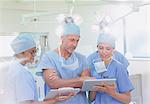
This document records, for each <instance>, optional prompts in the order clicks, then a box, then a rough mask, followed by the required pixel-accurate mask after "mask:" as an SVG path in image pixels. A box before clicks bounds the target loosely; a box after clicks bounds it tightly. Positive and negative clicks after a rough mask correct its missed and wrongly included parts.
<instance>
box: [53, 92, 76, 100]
mask: <svg viewBox="0 0 150 104" xmlns="http://www.w3.org/2000/svg"><path fill="white" fill-rule="evenodd" d="M75 95H76V94H75V93H72V92H69V93H65V94H60V95H58V96H56V97H55V100H56V101H57V102H62V101H66V100H68V99H70V98H71V97H73V96H75Z"/></svg>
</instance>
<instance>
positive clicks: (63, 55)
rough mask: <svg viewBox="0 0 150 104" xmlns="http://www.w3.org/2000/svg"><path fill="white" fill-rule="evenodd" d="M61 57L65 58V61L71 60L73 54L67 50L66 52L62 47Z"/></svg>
mask: <svg viewBox="0 0 150 104" xmlns="http://www.w3.org/2000/svg"><path fill="white" fill-rule="evenodd" d="M59 51H60V53H59V54H60V55H61V56H62V57H64V58H65V59H67V58H69V57H70V56H71V53H69V52H68V51H67V50H65V49H64V48H63V47H62V46H60V50H59Z"/></svg>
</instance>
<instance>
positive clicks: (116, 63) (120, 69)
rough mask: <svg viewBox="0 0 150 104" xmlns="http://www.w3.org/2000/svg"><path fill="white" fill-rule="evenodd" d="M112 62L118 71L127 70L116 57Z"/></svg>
mask: <svg viewBox="0 0 150 104" xmlns="http://www.w3.org/2000/svg"><path fill="white" fill-rule="evenodd" d="M111 64H112V66H113V67H115V68H116V70H117V71H118V72H122V71H125V72H126V71H127V69H126V67H125V66H124V65H123V64H122V63H120V62H119V61H118V60H116V59H113V60H112V63H111Z"/></svg>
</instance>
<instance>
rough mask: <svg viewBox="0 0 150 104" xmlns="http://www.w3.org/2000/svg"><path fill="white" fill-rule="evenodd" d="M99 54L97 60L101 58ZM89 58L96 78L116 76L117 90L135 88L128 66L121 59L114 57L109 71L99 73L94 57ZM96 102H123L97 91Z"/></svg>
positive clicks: (107, 103) (116, 103)
mask: <svg viewBox="0 0 150 104" xmlns="http://www.w3.org/2000/svg"><path fill="white" fill-rule="evenodd" d="M98 56H99V55H98ZM98 56H97V57H95V59H96V60H97V59H99V58H100V57H98ZM89 59H91V58H89ZM89 59H88V61H89V62H88V63H91V64H90V68H91V76H92V77H95V78H96V79H104V78H115V79H116V91H117V92H119V93H126V92H130V91H132V90H133V89H134V88H133V85H132V83H131V81H130V79H129V77H128V72H127V69H126V67H125V66H124V65H123V64H121V63H120V62H119V61H117V60H115V59H112V61H111V62H110V64H109V65H108V66H107V71H105V72H101V73H97V72H96V70H95V67H94V65H93V62H94V59H93V60H92V59H91V60H89ZM94 104H122V103H121V102H120V101H118V100H116V99H114V98H113V97H112V96H110V95H108V94H106V93H102V92H101V93H100V92H97V94H96V98H95V103H94Z"/></svg>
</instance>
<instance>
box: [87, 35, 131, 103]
mask: <svg viewBox="0 0 150 104" xmlns="http://www.w3.org/2000/svg"><path fill="white" fill-rule="evenodd" d="M97 49H98V51H97V52H96V53H95V54H94V56H92V57H93V58H91V56H89V57H88V63H89V66H90V70H91V76H92V77H95V78H96V79H104V78H110V79H111V78H113V79H116V83H115V84H113V85H106V84H104V85H100V86H94V91H93V92H90V100H92V101H94V100H95V103H94V104H129V102H130V101H131V94H130V92H131V91H132V90H133V86H132V83H131V81H130V80H129V77H128V73H127V68H126V66H125V65H124V64H122V63H120V62H119V61H117V60H116V59H115V58H114V56H113V51H114V49H115V39H114V37H113V36H112V35H110V34H106V33H102V34H100V35H99V37H98V39H97Z"/></svg>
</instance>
